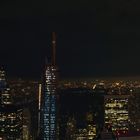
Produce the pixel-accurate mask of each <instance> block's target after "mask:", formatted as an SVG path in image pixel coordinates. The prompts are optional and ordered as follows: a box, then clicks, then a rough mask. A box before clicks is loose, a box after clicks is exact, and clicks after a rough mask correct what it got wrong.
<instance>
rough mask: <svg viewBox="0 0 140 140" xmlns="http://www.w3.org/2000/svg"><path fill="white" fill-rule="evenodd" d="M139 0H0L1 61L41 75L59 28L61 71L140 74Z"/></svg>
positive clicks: (10, 68)
mask: <svg viewBox="0 0 140 140" xmlns="http://www.w3.org/2000/svg"><path fill="white" fill-rule="evenodd" d="M139 4H140V2H139V0H123V1H122V0H117V1H115V0H114V1H112V0H106V1H105V0H98V1H94V0H39V1H37V0H32V1H31V0H21V1H20V2H16V1H15V2H14V1H11V0H5V1H4V0H3V1H0V64H1V65H2V66H4V67H5V69H6V71H7V73H8V75H9V76H10V77H15V76H16V77H22V78H37V79H39V78H40V75H41V72H42V71H43V70H42V69H43V67H44V64H45V56H49V53H50V52H49V50H50V47H51V43H50V36H51V32H52V31H55V32H56V34H57V65H58V66H59V69H60V76H61V77H63V78H69V77H73V78H76V77H104V76H105V77H114V76H140V62H139V61H140V8H139Z"/></svg>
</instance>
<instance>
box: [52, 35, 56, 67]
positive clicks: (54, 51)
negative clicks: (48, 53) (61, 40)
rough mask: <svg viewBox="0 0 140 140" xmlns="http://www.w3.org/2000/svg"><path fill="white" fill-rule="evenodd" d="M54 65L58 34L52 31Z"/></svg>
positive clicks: (53, 63)
mask: <svg viewBox="0 0 140 140" xmlns="http://www.w3.org/2000/svg"><path fill="white" fill-rule="evenodd" d="M52 65H54V66H55V65H56V34H55V32H52Z"/></svg>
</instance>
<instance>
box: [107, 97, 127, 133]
mask: <svg viewBox="0 0 140 140" xmlns="http://www.w3.org/2000/svg"><path fill="white" fill-rule="evenodd" d="M128 99H129V96H128V95H106V96H105V124H106V125H107V126H111V127H112V130H113V131H115V132H117V133H118V134H119V133H128V130H129V106H128Z"/></svg>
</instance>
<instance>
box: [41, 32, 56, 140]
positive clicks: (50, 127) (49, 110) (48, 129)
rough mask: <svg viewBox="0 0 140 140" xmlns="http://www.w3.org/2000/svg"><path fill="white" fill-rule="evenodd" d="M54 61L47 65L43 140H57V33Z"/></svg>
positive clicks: (43, 91) (42, 99) (43, 89)
mask: <svg viewBox="0 0 140 140" xmlns="http://www.w3.org/2000/svg"><path fill="white" fill-rule="evenodd" d="M52 38H53V39H52V52H53V53H52V54H53V55H52V61H51V62H50V63H49V62H48V63H47V64H46V68H45V76H44V82H43V84H42V86H43V88H42V97H41V131H40V133H41V140H56V135H57V134H56V133H57V132H56V129H57V126H56V124H57V118H56V116H57V111H56V90H57V66H56V63H55V47H56V39H55V33H54V32H53V34H52Z"/></svg>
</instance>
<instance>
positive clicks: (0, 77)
mask: <svg viewBox="0 0 140 140" xmlns="http://www.w3.org/2000/svg"><path fill="white" fill-rule="evenodd" d="M0 139H4V140H20V139H22V108H21V107H19V106H18V107H17V106H15V105H14V104H13V102H12V96H11V94H10V88H9V87H8V86H7V82H6V80H5V71H4V70H0Z"/></svg>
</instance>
